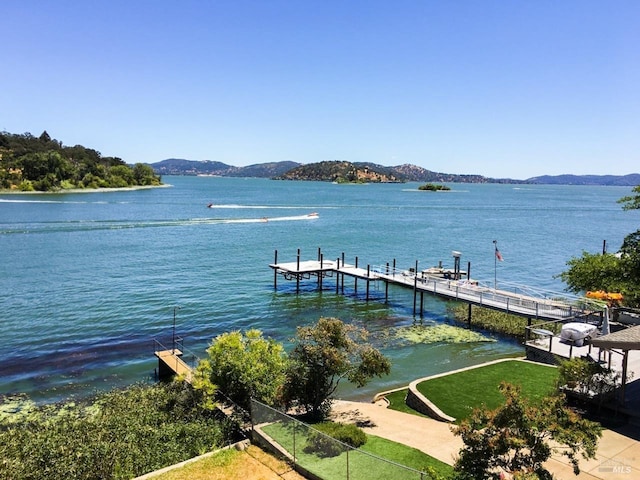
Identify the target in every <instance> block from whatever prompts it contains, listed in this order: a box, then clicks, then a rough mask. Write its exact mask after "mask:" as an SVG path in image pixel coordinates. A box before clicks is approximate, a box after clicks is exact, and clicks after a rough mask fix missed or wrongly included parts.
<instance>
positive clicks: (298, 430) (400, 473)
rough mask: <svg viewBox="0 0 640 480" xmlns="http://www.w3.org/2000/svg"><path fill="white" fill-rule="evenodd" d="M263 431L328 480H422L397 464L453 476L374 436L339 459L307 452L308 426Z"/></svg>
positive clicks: (412, 451) (430, 461) (426, 458)
mask: <svg viewBox="0 0 640 480" xmlns="http://www.w3.org/2000/svg"><path fill="white" fill-rule="evenodd" d="M263 430H264V431H265V432H266V433H267V434H268V435H270V436H271V437H272V438H273V439H274V440H275V441H277V442H278V443H279V444H280V445H282V446H283V447H284V448H285V449H286V450H287V451H288V452H289V453H291V454H293V453H294V452H295V457H296V461H297V462H298V463H299V464H300V465H302V466H303V467H304V468H306V469H308V470H309V471H311V472H313V473H314V474H315V475H318V476H319V477H320V478H323V479H327V480H328V479H332V478H347V477H346V472H347V471H348V472H349V477H348V478H349V479H350V480H360V479H362V480H364V479H367V480H375V479H380V480H383V479H384V480H386V479H412V478H415V479H416V480H418V479H420V474H419V473H418V472H413V471H411V470H407V469H404V468H402V467H401V466H399V465H396V464H400V465H405V466H407V467H410V468H412V469H414V470H421V471H426V469H427V468H431V469H433V470H434V471H436V472H438V473H439V474H440V475H442V476H446V475H449V474H451V473H452V472H453V469H452V467H451V466H450V465H447V464H446V463H444V462H441V461H439V460H437V459H435V458H433V457H431V456H429V455H427V454H425V453H423V452H421V451H420V450H417V449H415V448H411V447H407V446H405V445H402V444H400V443H396V442H392V441H390V440H386V439H384V438H380V437H376V436H373V435H367V443H365V444H364V445H363V446H362V447H361V448H360V449H358V450H349V451H348V452H346V451H344V452H342V453H341V454H340V455H338V456H335V457H324V458H323V457H320V456H318V455H317V454H314V453H306V452H304V451H303V449H304V447H305V445H306V439H307V434H306V431H307V428H306V427H304V426H301V425H298V426H296V427H295V432H294V425H293V424H292V423H289V424H283V423H280V422H278V423H273V424H271V425H267V426H265V427H263ZM294 443H295V448H294ZM367 454H371V455H367ZM372 455H375V456H377V457H382V458H384V459H386V460H388V462H385V461H383V460H380V459H377V458H374V457H372ZM347 461H348V463H347Z"/></svg>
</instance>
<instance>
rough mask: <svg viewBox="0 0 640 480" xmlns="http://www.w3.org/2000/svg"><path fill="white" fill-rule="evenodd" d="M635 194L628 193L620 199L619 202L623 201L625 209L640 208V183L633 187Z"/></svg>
mask: <svg viewBox="0 0 640 480" xmlns="http://www.w3.org/2000/svg"><path fill="white" fill-rule="evenodd" d="M632 191H633V192H634V194H635V195H628V196H626V197H622V198H621V199H620V200H618V203H622V209H623V210H640V185H636V186H635V187H633V190H632Z"/></svg>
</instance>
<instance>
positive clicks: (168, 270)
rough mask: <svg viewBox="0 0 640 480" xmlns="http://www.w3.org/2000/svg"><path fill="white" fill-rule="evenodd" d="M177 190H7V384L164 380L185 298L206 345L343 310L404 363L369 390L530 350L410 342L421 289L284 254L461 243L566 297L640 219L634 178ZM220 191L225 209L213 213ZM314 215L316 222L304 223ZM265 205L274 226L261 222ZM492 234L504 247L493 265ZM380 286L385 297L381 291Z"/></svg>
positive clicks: (175, 181)
mask: <svg viewBox="0 0 640 480" xmlns="http://www.w3.org/2000/svg"><path fill="white" fill-rule="evenodd" d="M164 180H165V182H167V183H170V184H171V185H172V186H171V187H170V188H161V189H152V190H139V191H126V192H103V193H98V192H95V193H82V194H46V195H26V196H25V195H0V252H2V253H1V254H2V261H1V262H0V287H1V297H0V325H1V327H0V328H1V329H2V330H1V332H2V335H0V347H1V351H2V352H3V354H4V359H3V362H2V366H1V367H0V393H9V392H27V393H29V394H30V395H31V396H32V397H33V398H35V399H39V400H57V399H61V398H66V397H68V396H70V395H78V396H82V395H86V394H88V393H92V392H94V391H95V390H98V389H105V388H109V387H111V386H115V385H124V384H129V383H132V382H136V381H151V379H152V378H153V371H154V368H155V366H156V364H155V359H154V357H153V343H152V339H153V338H159V339H161V340H162V341H163V342H165V343H167V344H169V343H170V341H171V334H172V323H173V312H174V307H176V306H179V307H180V309H179V310H177V311H176V314H177V315H176V325H177V332H178V334H179V335H181V336H183V337H184V338H185V347H187V348H188V349H189V350H191V351H193V352H195V353H196V354H198V355H203V354H204V350H205V348H206V346H207V344H208V343H209V342H210V341H211V339H212V338H213V337H215V335H218V334H220V333H222V332H225V331H229V330H237V329H240V330H244V329H247V328H251V327H255V328H260V329H261V330H263V331H264V332H265V334H266V335H268V336H271V337H273V338H276V339H277V340H279V341H283V342H285V343H287V342H288V341H289V339H290V338H291V337H292V336H293V335H294V333H295V328H296V326H297V325H301V324H306V323H310V322H312V321H314V320H316V319H317V318H318V317H319V316H337V317H340V318H342V319H343V320H345V321H349V322H355V323H358V324H360V325H362V326H366V327H367V328H368V329H369V330H370V331H371V332H372V333H373V341H374V342H376V344H377V345H378V346H379V347H380V348H381V349H383V350H384V351H385V353H386V354H388V355H389V356H390V357H391V358H392V360H393V362H394V367H393V372H392V374H391V375H390V376H389V377H387V378H384V379H380V380H376V381H374V382H372V384H371V385H370V386H369V387H367V388H365V389H363V390H357V391H356V390H353V389H351V388H348V387H345V388H342V389H341V390H340V394H341V395H343V396H345V397H349V398H357V397H361V396H365V395H370V394H371V393H372V392H374V391H377V390H381V389H383V388H390V387H394V386H398V385H402V384H406V383H407V382H408V381H410V380H412V379H413V378H416V377H421V376H425V375H430V374H432V373H438V372H441V371H445V370H449V369H452V368H457V367H462V366H466V365H469V364H474V363H479V362H481V361H485V360H490V359H493V358H497V357H501V356H505V355H513V354H518V353H521V352H522V350H521V347H520V346H519V345H517V344H516V343H514V342H512V341H508V340H504V339H497V340H498V341H496V342H492V343H468V344H448V343H437V344H431V345H406V344H403V345H399V344H397V343H394V342H389V341H388V340H385V339H387V337H388V336H387V333H388V331H389V329H392V328H396V327H399V326H405V325H411V324H412V323H413V322H414V321H420V319H414V318H413V312H412V305H413V303H412V302H413V299H412V295H411V293H410V292H406V291H403V290H401V289H397V288H396V289H393V288H392V289H391V298H390V302H389V304H384V303H383V302H382V301H370V302H368V303H367V302H365V301H363V300H364V299H363V298H362V295H363V294H364V289H363V288H361V289H359V291H358V293H357V294H355V292H353V291H352V290H351V289H349V290H348V291H347V295H345V296H342V295H338V296H336V295H335V294H334V291H333V288H332V284H331V283H329V284H326V289H325V290H324V291H323V292H318V291H317V289H316V285H315V284H314V283H307V284H304V285H303V290H302V292H301V293H300V294H299V295H296V294H295V292H294V289H295V283H293V282H284V281H282V280H280V281H279V285H278V289H277V290H274V288H273V273H272V271H271V269H270V268H269V267H268V265H269V263H271V262H273V259H274V251H275V250H276V249H277V250H278V252H279V261H294V260H295V256H296V251H297V249H298V248H300V249H301V250H302V257H303V258H305V259H313V258H315V257H316V255H317V249H318V248H319V247H321V248H322V251H323V252H324V254H325V257H326V258H332V259H335V258H337V257H339V256H340V255H341V254H342V253H343V252H344V253H345V256H346V258H347V260H348V261H350V262H353V261H354V260H355V257H356V256H358V258H359V262H360V265H367V264H370V265H372V266H377V265H382V264H384V263H385V262H392V261H393V259H396V262H397V265H398V266H399V267H401V268H409V267H411V266H413V265H414V264H415V261H416V260H418V261H419V265H420V266H421V267H424V268H427V267H429V266H433V265H436V264H437V263H438V261H440V260H442V261H443V263H444V264H445V265H449V266H451V265H452V258H451V251H452V250H458V251H460V252H462V264H463V267H465V268H466V265H467V262H471V268H472V276H473V277H474V278H478V279H481V280H486V281H487V282H490V283H491V282H493V281H494V275H495V277H496V278H497V280H498V283H499V284H502V283H503V282H504V284H505V285H506V282H519V283H524V284H528V285H532V286H534V287H537V288H543V289H547V290H554V291H560V290H562V288H563V285H562V283H561V282H560V281H559V280H557V279H555V278H554V275H557V274H558V273H560V272H561V271H562V270H563V269H564V267H565V262H566V260H568V259H569V258H571V257H572V256H578V255H580V254H581V252H582V251H583V250H587V251H590V252H598V251H600V250H601V249H602V242H603V240H605V239H606V240H607V242H608V245H609V249H610V250H616V249H617V248H618V247H619V246H620V244H621V242H622V239H623V238H624V236H625V235H627V234H628V233H630V232H632V231H635V230H636V229H637V228H638V220H639V218H638V217H639V215H638V212H623V211H622V210H621V208H620V205H619V204H617V203H616V200H617V199H618V198H620V197H622V196H624V195H627V194H629V192H630V190H631V189H630V188H621V187H578V186H527V185H519V186H514V185H460V184H456V185H452V191H450V192H436V193H434V192H420V191H418V190H417V186H418V184H400V185H398V184H389V185H334V184H330V183H319V182H278V181H271V180H264V179H234V178H212V177H166V178H165V179H164ZM209 203H213V204H214V205H213V207H214V208H207V205H208V204H209ZM310 212H317V213H318V214H319V217H318V218H317V219H315V220H309V219H305V218H302V217H303V216H304V215H305V214H307V213H310ZM263 217H267V218H268V219H269V221H267V222H264V221H262V219H263ZM493 240H497V241H498V247H499V248H500V251H501V252H502V255H503V257H504V259H505V261H504V262H500V263H498V264H497V266H496V264H495V262H494V255H493V252H494V250H493V248H494V247H493V243H492V241H493ZM373 294H374V295H378V296H381V295H382V294H383V292H381V291H374V292H373ZM425 308H426V312H425V316H424V319H422V321H424V322H435V323H439V322H445V321H446V320H447V319H446V305H445V304H444V303H443V302H442V301H440V300H437V299H434V298H431V297H427V300H426V304H425Z"/></svg>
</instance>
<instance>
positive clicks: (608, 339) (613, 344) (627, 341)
mask: <svg viewBox="0 0 640 480" xmlns="http://www.w3.org/2000/svg"><path fill="white" fill-rule="evenodd" d="M591 344H592V345H593V346H594V347H600V348H619V349H621V350H640V326H637V327H631V328H625V329H624V330H618V331H617V332H614V333H610V334H608V335H603V336H602V337H598V338H594V339H593V340H592V341H591Z"/></svg>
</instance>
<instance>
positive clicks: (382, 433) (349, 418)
mask: <svg viewBox="0 0 640 480" xmlns="http://www.w3.org/2000/svg"><path fill="white" fill-rule="evenodd" d="M332 419H334V420H335V421H340V422H344V423H355V424H357V425H359V426H361V427H362V428H363V429H364V430H365V431H366V432H368V433H371V434H372V435H377V436H379V437H383V438H386V439H389V440H393V441H395V442H398V443H402V444H404V445H408V446H411V447H414V448H417V449H418V450H421V451H423V452H425V453H427V454H429V455H431V456H432V457H434V458H437V459H438V460H441V461H443V462H445V463H448V464H449V465H453V463H454V461H455V457H456V455H457V454H458V452H459V451H460V449H461V448H462V446H463V443H462V440H461V439H460V437H456V436H454V435H453V433H452V432H451V429H450V424H448V423H444V422H439V421H437V420H433V419H431V418H426V417H421V416H418V415H411V414H408V413H403V412H398V411H395V410H390V409H388V408H386V403H385V402H378V403H362V402H349V401H343V400H338V401H336V402H335V403H334V407H333V410H332ZM638 430H639V429H638V427H633V426H628V427H624V428H623V429H619V430H617V431H613V430H604V431H603V434H602V437H601V438H600V441H599V443H598V452H597V455H596V459H594V460H589V461H586V460H582V461H581V462H580V470H581V473H580V475H578V476H575V475H574V474H573V470H572V468H571V466H570V465H569V462H568V460H567V459H566V457H563V456H562V455H560V454H555V455H553V456H552V458H551V459H550V460H549V461H548V462H547V464H546V467H547V469H548V470H549V471H550V472H551V473H552V474H553V475H554V476H555V478H557V479H558V480H565V479H567V480H569V479H579V480H594V479H601V480H616V479H626V480H631V479H637V478H640V442H639V441H638V440H636V439H638V438H639V436H638V433H639V431H638Z"/></svg>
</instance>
